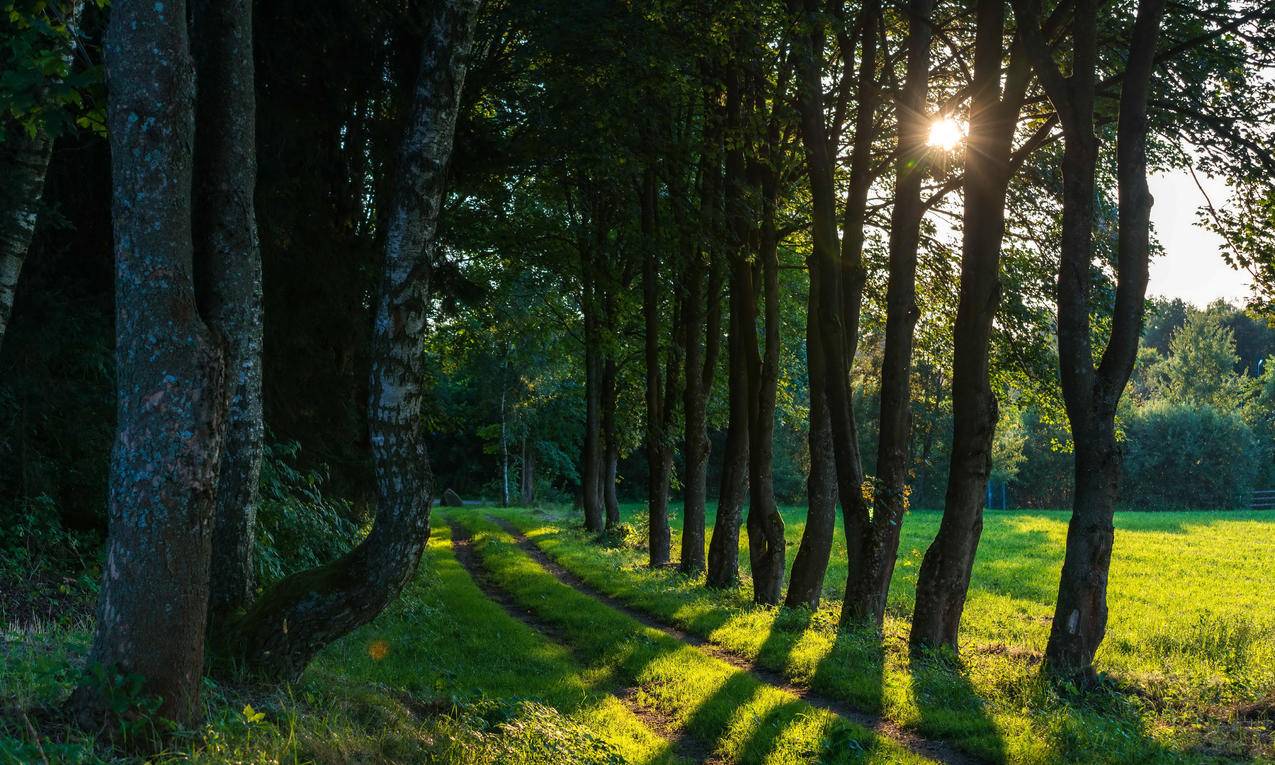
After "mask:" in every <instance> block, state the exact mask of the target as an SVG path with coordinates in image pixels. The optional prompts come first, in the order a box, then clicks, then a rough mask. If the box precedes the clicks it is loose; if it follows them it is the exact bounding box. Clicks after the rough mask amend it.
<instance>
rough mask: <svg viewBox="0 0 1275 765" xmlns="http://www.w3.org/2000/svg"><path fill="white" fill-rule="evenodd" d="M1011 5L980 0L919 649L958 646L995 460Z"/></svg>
mask: <svg viewBox="0 0 1275 765" xmlns="http://www.w3.org/2000/svg"><path fill="white" fill-rule="evenodd" d="M1004 27H1005V4H1004V3H1003V2H1001V1H1000V0H980V2H979V4H978V31H977V37H976V41H975V50H974V99H973V105H972V107H971V110H970V127H969V136H968V138H967V139H966V151H965V210H964V219H963V224H962V229H963V240H962V246H961V288H960V301H959V304H958V307H957V313H956V325H955V327H954V329H953V334H954V336H955V354H954V359H955V361H954V370H953V376H952V418H953V434H952V451H951V462H950V466H949V468H948V480H947V497H946V501H945V504H944V508H943V520H942V522H941V523H940V525H939V532H938V535H937V536H936V537H935V539H934V542H933V543H932V544H931V545H930V547H929V549H928V550H926V553H925V559H924V561H923V562H922V564H921V571H920V576H919V579H918V581H917V586H916V606H915V608H914V610H913V614H912V633H911V638H910V641H911V645H912V648H913V649H914V650H915V649H919V648H923V647H936V646H946V647H948V648H950V649H952V650H953V651H955V650H956V648H957V634H958V632H959V630H960V624H961V614H962V612H963V611H964V608H965V596H966V593H967V592H968V590H969V583H970V572H971V571H972V570H973V566H974V552H975V550H976V549H977V548H978V541H979V537H980V535H981V534H982V530H983V503H984V497H985V494H986V491H987V480H988V475H989V473H990V471H991V465H992V439H993V437H994V435H995V432H996V420H997V406H996V399H995V397H994V396H993V394H992V388H991V381H990V379H989V376H988V372H989V368H988V352H989V348H990V344H991V335H992V320H993V319H994V318H995V315H996V306H997V304H998V303H999V302H1000V278H999V270H1000V249H1001V240H1002V238H1003V237H1004V233H1005V195H1006V190H1007V188H1008V186H1009V179H1010V165H1009V162H1010V152H1011V150H1012V148H1013V145H1012V142H1013V137H1014V129H1015V127H1016V126H1017V122H1018V113H1019V110H1020V108H1021V105H1022V101H1023V96H1024V95H1025V93H1026V89H1027V84H1028V81H1029V77H1028V75H1029V74H1030V70H1029V69H1028V68H1027V66H1026V60H1025V59H1024V58H1023V56H1022V52H1021V51H1015V54H1014V55H1013V56H1012V58H1011V61H1010V67H1009V74H1008V76H1007V77H1006V83H1005V93H1004V95H1003V96H1002V94H1001V92H1000V78H1001V63H1002V60H1003V57H1004V53H1003V51H1002V44H1001V39H1002V37H1003V35H1004Z"/></svg>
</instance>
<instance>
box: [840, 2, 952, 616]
mask: <svg viewBox="0 0 1275 765" xmlns="http://www.w3.org/2000/svg"><path fill="white" fill-rule="evenodd" d="M933 6H934V3H933V1H932V0H909V3H908V6H907V8H908V10H907V16H908V35H907V42H906V46H907V75H906V78H905V80H904V83H903V90H902V93H901V94H900V96H899V101H898V147H897V151H896V155H895V158H894V165H895V180H894V207H893V209H892V211H891V217H890V245H889V251H890V261H889V285H888V287H887V290H886V329H885V354H884V358H883V359H882V362H881V409H880V418H879V423H878V438H877V465H876V473H877V475H876V480H875V481H874V483H873V487H872V505H873V507H872V514H871V516H868V515H867V514H866V513H864V512H860V513H856V514H854V515H853V516H852V517H851V518H849V519H848V523H847V527H846V534H847V538H848V539H850V545H849V576H848V578H847V582H846V594H845V604H844V605H843V606H842V611H841V619H842V621H843V622H846V623H866V624H869V625H871V626H874V627H876V628H878V629H879V628H880V627H881V625H882V623H883V620H884V619H885V604H886V597H887V596H888V594H889V590H890V580H891V578H893V575H894V564H895V559H896V558H897V556H898V550H899V534H900V532H901V530H902V527H903V513H904V512H905V511H906V510H907V469H908V454H909V445H910V439H911V434H912V421H911V416H912V399H911V379H912V348H913V340H914V337H913V333H914V331H915V329H916V321H917V319H918V318H919V316H920V309H919V308H918V306H917V303H916V262H917V251H918V249H919V247H920V235H921V218H922V217H923V215H924V214H925V208H924V206H923V205H922V202H921V184H922V182H923V181H924V180H925V172H926V170H927V168H928V166H929V161H928V159H927V155H926V152H927V149H926V139H927V137H928V135H929V129H930V123H929V119H928V116H927V115H928V109H927V107H926V94H927V92H928V83H929V77H930V40H931V37H932V34H933V32H932V29H931V21H930V13H931V11H932V9H933ZM842 384H844V383H842ZM840 459H841V458H840V457H838V460H840ZM838 469H839V470H841V468H838ZM855 488H856V487H854V486H849V485H847V483H846V481H845V479H844V477H843V478H842V482H841V485H840V491H841V496H842V498H843V499H844V498H845V497H846V496H847V495H849V494H850V493H851V492H852V491H854V489H855Z"/></svg>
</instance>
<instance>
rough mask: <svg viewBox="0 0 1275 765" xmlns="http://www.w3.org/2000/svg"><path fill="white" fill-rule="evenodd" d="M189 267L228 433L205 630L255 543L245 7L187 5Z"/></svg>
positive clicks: (246, 570) (225, 607)
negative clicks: (222, 360)
mask: <svg viewBox="0 0 1275 765" xmlns="http://www.w3.org/2000/svg"><path fill="white" fill-rule="evenodd" d="M191 16H192V21H191V25H190V29H191V47H192V52H193V53H194V58H195V76H196V80H197V84H198V91H199V99H198V103H197V105H196V110H195V116H196V125H197V130H196V134H195V181H194V201H195V212H194V219H193V226H194V248H195V266H196V270H197V271H198V273H199V275H200V279H199V286H200V294H199V303H200V311H201V313H202V314H203V315H204V316H205V317H206V318H207V321H208V324H209V328H210V329H211V330H212V331H213V333H214V334H215V335H216V336H217V337H218V339H219V341H220V342H221V343H222V346H223V348H224V350H225V354H226V391H225V393H226V401H227V403H226V432H225V445H224V448H223V449H222V452H221V464H220V467H219V471H218V483H217V497H216V501H215V506H214V511H213V548H212V574H211V579H210V585H209V588H210V597H209V622H210V625H211V626H212V627H213V628H214V629H215V628H216V627H217V626H218V624H219V623H221V622H222V621H224V619H225V617H227V616H228V615H230V614H232V613H234V612H235V611H238V610H240V609H243V608H246V607H247V605H248V604H249V603H250V602H251V600H252V597H253V594H254V592H255V589H256V581H255V577H254V573H253V560H252V551H253V534H254V527H255V525H256V512H257V511H256V506H257V484H258V479H259V477H260V474H261V452H262V430H263V426H262V419H261V347H262V314H261V251H260V249H259V247H258V245H257V220H256V214H255V212H254V205H253V193H254V191H255V188H256V181H257V153H256V129H255V113H256V94H255V92H254V88H253V76H254V75H253V52H252V4H251V3H250V2H249V1H248V0H230V1H228V2H214V1H213V0H193V2H192V7H191Z"/></svg>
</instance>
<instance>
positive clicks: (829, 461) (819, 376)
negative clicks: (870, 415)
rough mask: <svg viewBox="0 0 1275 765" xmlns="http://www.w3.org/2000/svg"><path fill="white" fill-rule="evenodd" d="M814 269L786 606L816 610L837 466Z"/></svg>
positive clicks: (828, 549)
mask: <svg viewBox="0 0 1275 765" xmlns="http://www.w3.org/2000/svg"><path fill="white" fill-rule="evenodd" d="M817 269H818V265H817V263H816V262H815V259H814V257H811V259H810V278H811V281H812V283H811V286H810V297H809V299H808V301H807V307H806V366H807V369H808V370H809V375H808V376H809V378H810V435H809V442H810V475H809V477H808V478H807V479H806V502H807V507H806V527H805V529H804V530H803V531H802V534H801V546H800V547H798V548H797V556H796V557H795V558H794V559H793V562H792V578H791V580H790V581H789V583H788V595H787V597H786V599H785V601H784V604H785V605H787V606H788V607H789V608H797V607H799V606H806V607H807V608H810V609H812V610H813V609H816V608H818V607H819V600H820V598H821V597H822V594H823V580H824V575H825V574H826V573H827V571H828V560H829V558H830V557H831V556H832V535H833V534H834V533H835V531H836V526H837V462H836V455H835V454H834V447H833V445H832V421H831V419H830V418H829V415H828V393H827V380H826V374H827V373H826V371H825V362H824V350H823V342H822V341H821V339H820V335H819V322H820V321H821V319H820V318H819V310H820V306H819V300H818V296H819V289H818V283H817V282H818V280H819V279H820V278H823V277H822V276H821V275H818V274H817V273H816V272H817Z"/></svg>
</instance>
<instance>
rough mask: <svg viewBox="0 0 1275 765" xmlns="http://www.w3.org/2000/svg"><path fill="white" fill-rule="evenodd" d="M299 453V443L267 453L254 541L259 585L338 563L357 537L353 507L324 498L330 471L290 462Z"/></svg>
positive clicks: (272, 447)
mask: <svg viewBox="0 0 1275 765" xmlns="http://www.w3.org/2000/svg"><path fill="white" fill-rule="evenodd" d="M300 451H301V447H300V446H299V445H298V444H297V443H295V442H292V443H284V444H273V445H267V446H266V449H265V455H264V459H263V460H262V463H261V496H260V499H259V500H258V502H257V532H256V540H255V543H256V549H255V559H256V567H257V581H258V582H260V583H261V584H269V583H271V582H274V581H277V580H279V579H282V578H283V577H285V576H287V575H288V574H292V573H295V572H297V571H301V570H304V569H308V568H313V567H315V566H318V565H322V564H324V563H328V562H329V561H333V560H336V559H337V558H339V557H340V556H341V555H343V554H344V553H345V552H346V551H347V550H349V549H350V548H352V547H353V546H354V544H355V543H356V542H357V541H358V538H359V528H358V526H357V525H355V523H354V522H353V521H351V520H350V517H351V515H352V512H353V511H352V509H351V507H350V503H349V502H347V501H345V500H338V499H333V498H331V497H327V496H324V494H323V485H324V483H325V481H326V479H327V475H326V473H325V472H324V471H323V470H300V469H298V468H297V467H295V466H294V465H293V464H292V462H293V461H295V459H296V457H297V454H298V453H299V452H300Z"/></svg>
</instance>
